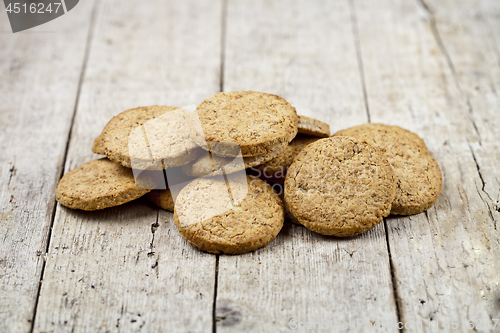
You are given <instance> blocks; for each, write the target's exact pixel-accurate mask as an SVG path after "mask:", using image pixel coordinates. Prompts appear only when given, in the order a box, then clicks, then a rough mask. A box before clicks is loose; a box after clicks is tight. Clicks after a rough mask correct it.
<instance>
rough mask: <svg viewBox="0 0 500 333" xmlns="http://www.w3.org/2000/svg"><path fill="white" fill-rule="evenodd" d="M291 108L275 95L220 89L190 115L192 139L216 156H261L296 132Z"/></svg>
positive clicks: (291, 137)
mask: <svg viewBox="0 0 500 333" xmlns="http://www.w3.org/2000/svg"><path fill="white" fill-rule="evenodd" d="M297 123H298V117H297V113H296V111H295V108H294V107H292V106H291V105H290V104H289V103H288V102H287V101H285V100H284V99H283V98H281V97H278V96H276V95H271V94H266V93H260V92H254V91H236V92H221V93H218V94H216V95H215V96H213V97H211V98H208V99H206V100H204V101H203V102H202V103H200V105H198V107H197V108H196V111H195V112H194V114H193V124H195V126H194V140H195V141H196V143H198V144H199V145H200V146H201V147H202V148H203V149H205V150H209V151H211V152H212V153H214V154H216V155H219V156H226V157H236V156H238V155H239V154H240V150H241V154H242V156H243V157H252V156H259V155H265V154H267V153H270V152H271V151H272V150H274V149H275V148H277V147H278V146H281V145H282V144H283V143H286V144H288V143H289V142H290V141H292V139H293V138H294V137H295V135H296V134H297Z"/></svg>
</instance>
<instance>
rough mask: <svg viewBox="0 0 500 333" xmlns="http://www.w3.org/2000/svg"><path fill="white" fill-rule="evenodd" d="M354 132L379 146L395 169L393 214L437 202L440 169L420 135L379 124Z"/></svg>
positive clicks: (409, 213) (425, 208) (426, 207)
mask: <svg viewBox="0 0 500 333" xmlns="http://www.w3.org/2000/svg"><path fill="white" fill-rule="evenodd" d="M349 131H350V129H348V130H346V131H342V133H345V132H348V133H349ZM351 132H352V133H349V134H351V136H353V137H356V138H358V139H359V140H364V141H366V142H368V143H370V144H372V145H374V146H376V147H377V148H379V149H380V150H381V151H382V152H383V153H384V154H385V155H386V156H387V159H388V161H389V163H390V164H391V166H392V168H393V170H394V178H395V179H396V184H397V188H396V198H395V200H394V202H393V203H392V209H391V214H398V215H412V214H418V213H421V212H423V211H425V210H427V209H429V208H430V207H432V205H434V203H435V202H436V200H437V199H438V197H439V195H440V194H441V188H442V185H443V179H442V175H441V170H440V169H439V165H438V164H437V162H436V160H435V159H434V157H432V155H431V153H430V152H429V151H428V150H427V147H426V146H425V143H424V142H423V140H422V139H421V138H420V137H419V136H418V135H416V134H414V133H412V132H410V131H408V130H405V129H402V128H401V127H397V126H388V125H382V126H381V125H380V124H377V125H376V126H365V125H362V126H361V127H358V128H356V129H355V130H351ZM336 135H337V134H336Z"/></svg>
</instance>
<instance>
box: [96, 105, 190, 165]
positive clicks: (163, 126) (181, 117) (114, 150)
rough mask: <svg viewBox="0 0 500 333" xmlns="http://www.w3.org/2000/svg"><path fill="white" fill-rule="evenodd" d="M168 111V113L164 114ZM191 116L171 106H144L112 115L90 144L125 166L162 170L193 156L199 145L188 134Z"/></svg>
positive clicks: (184, 161)
mask: <svg viewBox="0 0 500 333" xmlns="http://www.w3.org/2000/svg"><path fill="white" fill-rule="evenodd" d="M167 113H168V114H167ZM190 124H191V123H190V116H189V113H187V112H186V111H184V110H182V109H179V108H176V107H171V106H157V105H155V106H146V107H139V108H135V109H131V110H127V111H124V112H122V113H120V114H119V115H117V116H115V117H113V119H111V120H110V121H109V122H108V124H107V125H106V126H105V127H104V129H103V131H102V133H101V135H99V136H98V137H97V138H96V139H95V140H94V144H93V146H92V151H93V152H94V153H96V154H104V155H106V156H107V157H108V158H109V159H110V160H112V161H114V162H116V163H119V164H121V165H123V166H125V167H127V168H132V167H133V168H134V169H141V170H148V169H149V170H161V169H162V168H163V169H164V168H167V167H176V166H181V165H184V164H186V163H189V162H191V161H192V160H194V159H195V158H196V157H197V156H198V154H199V153H200V148H199V147H198V145H196V144H195V143H194V141H193V140H192V139H191V137H190Z"/></svg>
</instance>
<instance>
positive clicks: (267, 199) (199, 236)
mask: <svg viewBox="0 0 500 333" xmlns="http://www.w3.org/2000/svg"><path fill="white" fill-rule="evenodd" d="M229 176H231V175H229ZM224 178H225V177H222V176H216V177H210V178H198V179H196V180H194V181H193V182H191V183H190V184H189V185H187V186H186V187H184V188H183V189H182V190H181V191H180V193H179V195H178V197H177V200H176V204H175V212H174V222H175V224H176V225H177V228H178V230H179V232H180V234H181V235H182V236H183V237H184V238H185V239H186V240H187V241H188V242H189V243H191V244H192V245H194V246H196V247H197V248H199V249H200V250H203V251H207V252H211V253H227V254H241V253H246V252H250V251H254V250H256V249H259V248H261V247H263V246H266V245H267V244H269V242H271V241H272V240H273V239H274V238H275V237H276V236H277V235H278V233H279V231H280V230H281V228H282V227H283V221H284V211H283V204H282V202H281V200H280V198H279V197H278V195H277V194H276V193H275V192H274V191H273V189H272V188H271V186H270V185H269V184H267V183H266V182H264V181H262V180H260V179H258V178H255V177H250V176H244V177H242V178H243V179H242V180H241V181H231V179H230V178H231V177H228V178H229V181H228V184H229V188H230V191H228V187H227V186H226V182H225V180H224Z"/></svg>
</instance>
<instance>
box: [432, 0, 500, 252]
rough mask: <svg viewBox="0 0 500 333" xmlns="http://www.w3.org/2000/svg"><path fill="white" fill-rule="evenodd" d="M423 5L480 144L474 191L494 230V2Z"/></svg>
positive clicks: (497, 214)
mask: <svg viewBox="0 0 500 333" xmlns="http://www.w3.org/2000/svg"><path fill="white" fill-rule="evenodd" d="M425 5H426V9H427V11H428V14H429V15H430V17H431V19H432V22H433V24H434V26H435V29H434V34H435V36H436V38H437V39H438V40H440V41H441V44H442V48H443V50H444V53H445V55H446V56H447V59H448V62H449V64H450V65H451V66H452V72H453V75H454V78H455V81H456V84H457V85H458V86H459V90H460V92H461V94H462V95H463V98H464V99H465V100H466V101H467V105H468V109H469V113H470V114H471V120H472V121H473V122H474V126H475V127H476V128H477V131H478V134H479V139H480V140H478V141H477V142H470V146H471V149H472V151H473V154H474V159H475V161H476V164H477V169H478V172H479V174H480V178H481V184H479V186H477V188H478V192H479V195H480V196H481V198H482V199H483V201H484V202H485V203H486V204H487V205H488V208H489V212H490V214H491V216H492V217H493V219H494V220H495V225H496V226H497V224H498V222H499V221H500V178H499V177H498V161H499V160H500V155H499V154H500V145H499V144H498V142H499V140H500V132H499V131H498V127H499V126H500V112H499V111H498V106H499V105H500V96H499V93H498V92H499V91H500V66H499V62H498V61H499V59H500V33H499V32H498V29H499V28H500V19H499V17H500V5H499V3H498V1H485V2H483V3H482V4H481V5H480V6H477V4H476V3H473V2H472V1H462V2H460V3H455V2H451V1H439V2H436V1H427V2H426V3H425ZM449 13H453V15H449ZM464 32H466V33H464ZM464 50H466V52H464ZM496 230H497V229H496ZM499 260H500V258H499Z"/></svg>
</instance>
